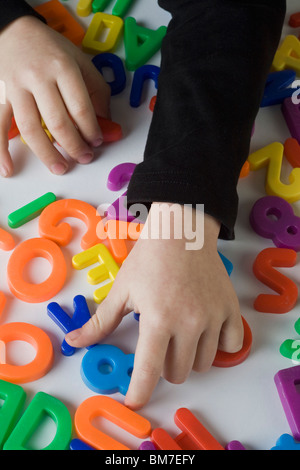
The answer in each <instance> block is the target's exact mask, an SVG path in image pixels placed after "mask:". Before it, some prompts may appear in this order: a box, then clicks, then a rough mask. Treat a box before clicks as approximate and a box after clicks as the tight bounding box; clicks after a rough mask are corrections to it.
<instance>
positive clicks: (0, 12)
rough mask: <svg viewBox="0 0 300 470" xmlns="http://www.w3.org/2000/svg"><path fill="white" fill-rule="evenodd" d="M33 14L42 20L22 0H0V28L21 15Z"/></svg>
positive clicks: (41, 18) (40, 17)
mask: <svg viewBox="0 0 300 470" xmlns="http://www.w3.org/2000/svg"><path fill="white" fill-rule="evenodd" d="M26 15H30V16H35V17H36V18H39V19H40V20H42V21H44V22H45V20H44V18H43V17H42V16H41V15H39V14H38V13H37V12H36V11H34V9H33V8H31V6H30V5H28V3H26V2H25V1H24V0H0V30H1V29H2V28H4V27H5V26H7V25H8V24H9V23H11V22H12V21H14V20H16V19H17V18H20V17H21V16H26Z"/></svg>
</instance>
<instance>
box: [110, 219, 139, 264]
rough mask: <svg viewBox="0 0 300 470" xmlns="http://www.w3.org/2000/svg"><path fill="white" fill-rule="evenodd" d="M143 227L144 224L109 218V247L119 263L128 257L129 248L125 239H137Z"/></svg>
mask: <svg viewBox="0 0 300 470" xmlns="http://www.w3.org/2000/svg"><path fill="white" fill-rule="evenodd" d="M142 229H143V224H138V223H134V222H124V221H121V220H108V221H107V222H106V224H105V230H106V233H107V237H108V242H109V247H110V250H111V252H112V255H113V257H114V259H115V260H116V261H117V263H120V264H122V263H123V261H124V260H125V259H126V258H127V255H128V248H127V245H126V241H125V240H134V241H136V240H137V239H138V238H139V236H140V233H141V231H142Z"/></svg>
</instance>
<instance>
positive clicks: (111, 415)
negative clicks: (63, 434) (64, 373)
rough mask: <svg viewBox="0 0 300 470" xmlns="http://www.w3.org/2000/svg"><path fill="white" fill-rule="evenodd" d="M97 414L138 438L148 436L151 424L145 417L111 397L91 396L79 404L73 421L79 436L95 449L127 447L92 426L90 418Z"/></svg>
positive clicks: (124, 448)
mask: <svg viewBox="0 0 300 470" xmlns="http://www.w3.org/2000/svg"><path fill="white" fill-rule="evenodd" d="M97 416H101V417H103V418H106V419H108V420H109V421H111V422H112V423H114V424H116V425H117V426H120V427H121V428H122V429H125V430H126V431H128V432H129V433H131V434H133V435H134V436H136V437H139V438H140V439H145V438H147V437H149V436H150V433H151V424H150V422H149V421H148V420H147V419H145V418H143V417H142V416H140V415H139V414H137V413H135V412H134V411H132V410H130V409H129V408H127V407H126V406H124V405H122V404H121V403H119V402H117V401H116V400H114V399H113V398H111V397H106V396H93V397H90V398H87V399H86V400H85V401H84V402H82V403H81V404H80V405H79V407H78V409H77V411H76V413H75V417H74V423H75V428H76V432H77V435H78V436H79V438H80V439H82V440H83V441H84V442H86V443H87V444H88V445H90V446H92V447H94V448H95V449H98V450H128V447H126V446H125V445H123V444H121V443H120V442H119V441H117V440H115V439H113V438H112V437H110V436H108V435H107V434H105V433H103V432H102V431H100V430H99V429H97V428H95V427H94V426H93V424H92V420H93V419H94V418H96V417H97Z"/></svg>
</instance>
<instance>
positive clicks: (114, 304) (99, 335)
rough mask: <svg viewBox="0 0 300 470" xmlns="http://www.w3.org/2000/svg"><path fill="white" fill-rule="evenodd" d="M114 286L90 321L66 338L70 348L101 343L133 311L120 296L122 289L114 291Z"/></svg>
mask: <svg viewBox="0 0 300 470" xmlns="http://www.w3.org/2000/svg"><path fill="white" fill-rule="evenodd" d="M115 282H116V281H115ZM114 285H115V284H114ZM114 285H113V287H112V288H111V290H110V292H109V294H108V296H107V297H106V299H104V300H103V302H102V303H101V304H100V305H99V307H98V308H97V310H96V313H95V314H94V315H93V316H92V317H91V318H90V320H89V321H88V322H87V323H85V324H84V325H83V326H82V327H81V328H79V329H77V330H73V331H70V332H69V333H68V334H67V335H66V336H65V340H66V341H67V343H68V344H69V345H70V346H73V347H75V348H84V347H86V346H90V345H92V344H95V343H99V342H100V341H101V340H103V339H104V338H105V337H106V336H108V335H109V334H110V333H112V332H113V331H114V330H115V329H116V328H117V326H118V325H119V324H120V323H121V321H122V318H123V317H124V315H126V314H127V313H129V312H130V311H131V309H128V308H126V299H125V298H124V299H122V298H121V296H120V291H121V289H120V288H118V289H114Z"/></svg>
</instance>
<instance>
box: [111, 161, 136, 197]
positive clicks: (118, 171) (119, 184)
mask: <svg viewBox="0 0 300 470" xmlns="http://www.w3.org/2000/svg"><path fill="white" fill-rule="evenodd" d="M135 167H136V163H130V162H126V163H120V164H119V165H117V166H115V167H114V168H113V169H112V170H111V171H110V172H109V174H108V177H107V187H108V189H109V190H110V191H119V190H120V189H122V188H123V187H124V186H125V185H126V184H127V183H129V181H130V178H131V176H132V174H133V172H134V170H135Z"/></svg>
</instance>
